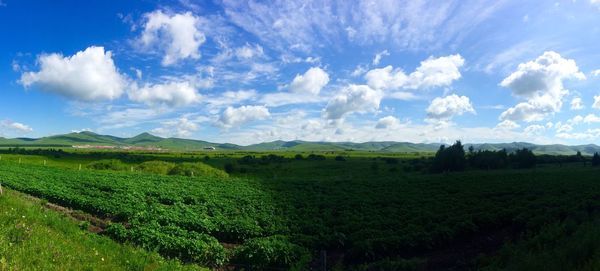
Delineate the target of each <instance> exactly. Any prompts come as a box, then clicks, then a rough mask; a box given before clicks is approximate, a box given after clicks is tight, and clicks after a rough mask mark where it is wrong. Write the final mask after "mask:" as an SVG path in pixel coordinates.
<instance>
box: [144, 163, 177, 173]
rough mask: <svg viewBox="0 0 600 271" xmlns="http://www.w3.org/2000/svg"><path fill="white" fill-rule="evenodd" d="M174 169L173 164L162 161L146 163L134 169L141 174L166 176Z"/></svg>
mask: <svg viewBox="0 0 600 271" xmlns="http://www.w3.org/2000/svg"><path fill="white" fill-rule="evenodd" d="M174 167H175V164H174V163H170V162H164V161H148V162H143V163H141V164H139V165H138V166H137V167H136V169H137V170H139V171H143V172H148V173H154V174H163V175H167V174H169V172H170V171H171V170H172V169H173V168H174Z"/></svg>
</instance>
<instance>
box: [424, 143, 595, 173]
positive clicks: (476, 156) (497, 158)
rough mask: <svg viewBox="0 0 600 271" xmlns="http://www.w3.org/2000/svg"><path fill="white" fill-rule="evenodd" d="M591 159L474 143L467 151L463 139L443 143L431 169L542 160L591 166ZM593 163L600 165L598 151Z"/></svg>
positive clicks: (486, 167)
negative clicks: (479, 146) (494, 148)
mask: <svg viewBox="0 0 600 271" xmlns="http://www.w3.org/2000/svg"><path fill="white" fill-rule="evenodd" d="M588 161H589V160H588V158H586V157H584V156H583V155H581V152H577V154H576V155H571V156H553V155H543V156H539V157H538V156H536V155H535V154H534V153H533V151H531V150H530V149H527V148H523V149H518V150H516V151H514V152H511V153H508V152H507V151H506V150H504V149H503V150H499V151H491V150H478V151H475V149H474V148H473V146H471V147H469V149H468V152H465V150H464V146H463V145H462V143H461V142H460V141H456V143H454V144H453V145H450V146H448V147H446V146H445V145H441V146H440V148H439V149H438V151H437V152H436V154H435V157H434V158H433V163H432V165H431V171H432V172H434V173H440V172H449V171H464V170H465V169H467V168H474V169H484V170H492V169H503V168H521V169H524V168H533V167H535V166H536V164H538V163H558V164H560V165H561V166H562V163H572V162H583V163H584V165H587V163H588ZM591 165H592V166H600V155H599V154H598V153H595V154H594V155H593V157H592V159H591Z"/></svg>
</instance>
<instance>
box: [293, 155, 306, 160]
mask: <svg viewBox="0 0 600 271" xmlns="http://www.w3.org/2000/svg"><path fill="white" fill-rule="evenodd" d="M294 159H296V160H302V159H304V156H302V154H296V156H294Z"/></svg>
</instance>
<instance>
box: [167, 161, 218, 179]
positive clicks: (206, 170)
mask: <svg viewBox="0 0 600 271" xmlns="http://www.w3.org/2000/svg"><path fill="white" fill-rule="evenodd" d="M169 175H181V176H207V177H217V178H227V177H229V174H227V172H224V171H222V170H220V169H216V168H214V167H211V166H209V165H207V164H204V163H200V162H197V163H181V164H178V165H176V166H175V167H173V168H172V169H171V170H169Z"/></svg>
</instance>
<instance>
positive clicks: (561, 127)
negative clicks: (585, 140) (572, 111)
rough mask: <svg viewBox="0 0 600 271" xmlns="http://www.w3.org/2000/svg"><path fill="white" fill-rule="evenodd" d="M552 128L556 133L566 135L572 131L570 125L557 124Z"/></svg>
mask: <svg viewBox="0 0 600 271" xmlns="http://www.w3.org/2000/svg"><path fill="white" fill-rule="evenodd" d="M533 126H539V125H533ZM554 128H555V129H556V132H557V133H568V132H570V131H573V126H572V125H570V124H567V123H565V124H562V123H560V122H559V123H557V124H556V125H554Z"/></svg>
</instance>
